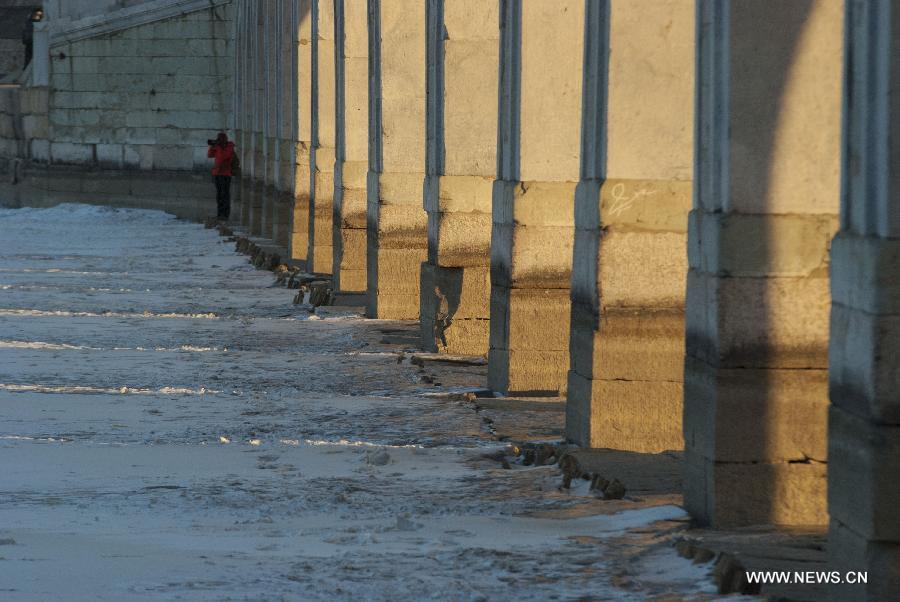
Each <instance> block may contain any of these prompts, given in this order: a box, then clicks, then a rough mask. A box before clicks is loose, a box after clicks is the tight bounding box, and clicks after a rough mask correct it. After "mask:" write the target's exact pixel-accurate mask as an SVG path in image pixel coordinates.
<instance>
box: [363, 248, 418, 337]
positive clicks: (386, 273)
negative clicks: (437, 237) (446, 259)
mask: <svg viewBox="0 0 900 602" xmlns="http://www.w3.org/2000/svg"><path fill="white" fill-rule="evenodd" d="M369 234H371V233H369ZM424 260H425V249H396V248H387V249H384V248H378V247H377V246H374V244H373V241H372V239H371V236H369V238H368V254H367V266H366V267H367V274H366V275H367V278H368V285H367V290H368V293H369V307H368V310H367V313H368V315H369V317H373V318H380V319H388V320H415V319H418V317H419V269H420V265H421V263H422V262H423V261H424Z"/></svg>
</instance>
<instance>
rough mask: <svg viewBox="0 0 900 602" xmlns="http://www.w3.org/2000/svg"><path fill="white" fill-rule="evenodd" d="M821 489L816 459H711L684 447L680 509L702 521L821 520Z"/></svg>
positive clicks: (821, 467)
mask: <svg viewBox="0 0 900 602" xmlns="http://www.w3.org/2000/svg"><path fill="white" fill-rule="evenodd" d="M826 489H827V466H826V464H824V463H821V462H793V463H788V462H776V463H769V462H756V463H729V462H715V461H713V460H711V459H709V458H706V457H704V456H702V455H700V454H696V453H693V452H691V451H690V449H687V450H686V452H685V488H684V505H685V509H686V510H687V511H688V512H689V513H690V514H691V516H692V517H694V518H695V519H696V520H697V521H698V523H699V524H701V525H704V526H706V525H709V526H712V527H714V528H716V529H730V528H737V527H745V526H751V525H785V526H789V525H824V524H826V523H827V522H828V508H827V503H826Z"/></svg>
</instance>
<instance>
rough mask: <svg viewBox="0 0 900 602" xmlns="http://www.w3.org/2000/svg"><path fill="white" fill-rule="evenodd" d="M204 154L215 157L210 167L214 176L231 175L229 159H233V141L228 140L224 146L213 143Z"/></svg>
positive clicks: (211, 157)
mask: <svg viewBox="0 0 900 602" xmlns="http://www.w3.org/2000/svg"><path fill="white" fill-rule="evenodd" d="M206 156H207V157H209V158H210V159H215V163H214V164H213V168H212V175H214V176H231V175H234V174H232V173H231V161H232V159H234V142H229V143H228V144H226V145H225V147H224V148H223V147H221V146H219V145H218V144H213V145H211V146H210V147H209V150H208V151H206Z"/></svg>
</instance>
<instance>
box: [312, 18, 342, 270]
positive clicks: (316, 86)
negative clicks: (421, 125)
mask: <svg viewBox="0 0 900 602" xmlns="http://www.w3.org/2000/svg"><path fill="white" fill-rule="evenodd" d="M334 86H335V80H334V0H313V3H312V147H311V151H310V156H309V168H310V172H311V173H312V176H313V179H312V187H311V189H310V202H309V254H308V256H307V262H308V266H307V269H308V270H309V271H311V272H316V273H325V274H330V273H331V268H332V266H331V262H332V255H331V248H332V236H333V235H332V232H331V224H332V221H331V218H332V212H333V211H334V207H333V203H334V111H335V104H334V103H335V99H334Z"/></svg>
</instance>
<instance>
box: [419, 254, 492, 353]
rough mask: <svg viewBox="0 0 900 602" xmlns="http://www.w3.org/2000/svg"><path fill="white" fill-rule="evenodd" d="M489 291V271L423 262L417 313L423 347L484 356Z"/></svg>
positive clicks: (428, 349)
mask: <svg viewBox="0 0 900 602" xmlns="http://www.w3.org/2000/svg"><path fill="white" fill-rule="evenodd" d="M490 290H491V286H490V270H489V268H472V267H470V268H445V267H440V266H434V265H431V264H429V263H427V262H426V263H423V264H422V268H421V293H420V294H421V309H420V312H419V315H420V320H421V323H422V325H421V332H422V345H423V348H424V349H425V350H426V351H440V352H444V353H452V354H460V355H484V354H486V353H487V349H488V335H489V326H490V325H489V322H488V319H487V316H489V315H490V304H489V292H490ZM484 291H488V295H486V294H485V293H484Z"/></svg>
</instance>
